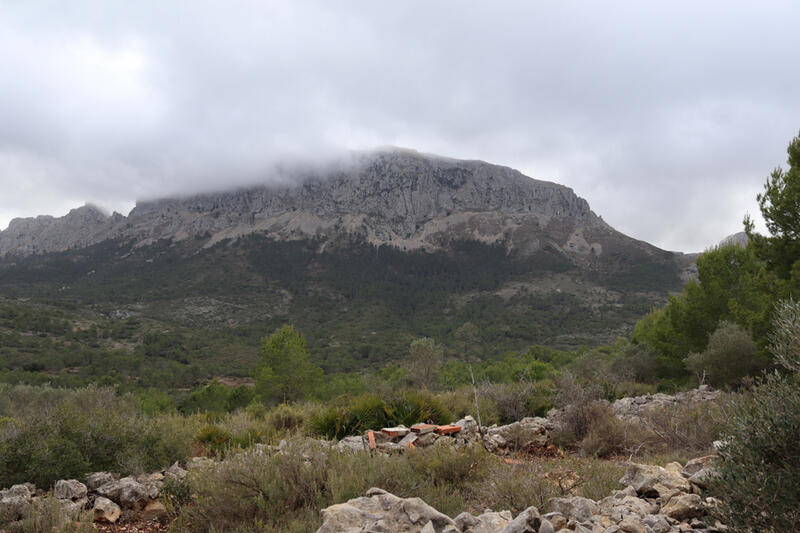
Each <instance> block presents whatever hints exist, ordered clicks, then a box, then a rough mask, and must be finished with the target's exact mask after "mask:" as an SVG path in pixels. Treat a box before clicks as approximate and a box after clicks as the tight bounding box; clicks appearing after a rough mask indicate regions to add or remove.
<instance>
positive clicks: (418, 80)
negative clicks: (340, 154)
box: [0, 0, 800, 251]
mask: <svg viewBox="0 0 800 533" xmlns="http://www.w3.org/2000/svg"><path fill="white" fill-rule="evenodd" d="M799 21H800V2H794V1H786V2H777V1H761V2H737V1H731V0H727V1H719V2H714V1H703V2H697V1H679V0H670V1H668V2H651V1H648V2H641V1H637V0H631V1H629V2H612V1H603V2H593V1H588V0H587V1H584V2H572V1H565V0H554V1H552V2H545V1H535V2H532V1H519V2H511V1H492V2H482V3H478V2H470V1H465V0H459V1H452V2H434V1H431V0H426V1H408V0H404V1H402V2H376V1H374V0H365V1H363V2H344V1H342V2H338V1H337V2H331V1H323V0H320V1H298V0H291V1H285V2H284V1H274V2H269V1H239V0H233V1H231V0H227V1H225V2H206V1H197V0H193V1H185V2H178V1H175V2H161V1H155V0H153V1H141V2H130V1H113V0H97V1H80V0H71V1H70V2H63V1H61V0H57V1H53V2H46V1H37V0H27V1H24V2H23V1H19V2H16V1H12V0H8V1H2V0H0V65H2V67H1V68H2V70H0V228H5V227H6V226H7V224H8V222H9V220H10V219H11V218H13V217H17V216H34V215H37V214H52V215H63V214H64V213H66V212H67V211H68V210H69V209H70V208H73V207H77V206H80V205H82V204H84V203H86V202H92V203H96V204H98V205H100V206H102V207H105V208H107V209H109V210H117V211H120V212H122V213H124V214H127V212H128V211H129V210H130V208H131V207H132V206H133V204H134V202H135V200H136V199H147V198H153V197H158V196H162V195H170V194H178V193H182V192H193V191H201V190H208V189H219V188H225V187H228V186H235V185H239V184H243V183H249V182H254V181H258V180H262V181H263V180H267V179H269V173H268V171H267V169H268V168H269V167H270V166H271V164H273V163H274V162H275V161H279V160H283V159H285V158H297V157H301V158H302V157H317V156H318V155H319V154H327V153H331V152H336V151H338V150H342V149H367V148H371V147H376V146H382V145H398V146H403V147H409V148H414V149H417V150H420V151H423V152H433V153H438V154H442V155H447V156H452V157H461V158H469V159H484V160H486V161H489V162H492V163H499V164H504V165H508V166H512V167H515V168H518V169H519V170H521V171H522V172H524V173H525V174H528V175H529V176H532V177H536V178H540V179H546V180H551V181H555V182H559V183H562V184H565V185H568V186H570V187H572V188H573V189H574V190H575V192H576V193H578V194H579V195H580V196H582V197H584V198H586V199H587V200H588V201H589V204H590V205H591V207H592V209H593V210H594V211H595V212H596V213H598V214H599V215H602V216H603V218H604V219H605V220H606V221H607V222H609V223H610V224H612V225H613V226H615V227H616V228H617V229H619V230H620V231H623V232H624V233H627V234H628V235H631V236H633V237H636V238H639V239H643V240H646V241H649V242H651V243H653V244H655V245H657V246H660V247H663V248H667V249H671V250H681V251H696V250H701V249H703V248H705V247H707V246H708V245H710V244H713V243H715V242H717V241H718V240H720V239H721V238H722V237H724V236H725V235H727V234H730V233H734V232H737V231H741V227H742V226H741V220H742V217H743V215H744V214H745V212H750V213H751V214H756V213H757V205H756V202H755V195H756V193H757V192H759V191H760V190H761V188H762V184H763V183H764V181H765V178H766V176H767V175H768V173H769V171H770V170H771V169H772V168H774V167H775V166H777V165H785V161H786V154H785V149H786V146H787V144H788V143H789V141H790V139H791V138H792V137H793V136H794V135H797V133H798V130H800V96H799V95H800V68H799V67H798V66H799V65H800V31H798V22H799Z"/></svg>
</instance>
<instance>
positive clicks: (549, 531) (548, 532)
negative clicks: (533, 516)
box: [539, 518, 555, 533]
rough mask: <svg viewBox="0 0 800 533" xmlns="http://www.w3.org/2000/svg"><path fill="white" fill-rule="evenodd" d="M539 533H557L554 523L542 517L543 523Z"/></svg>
mask: <svg viewBox="0 0 800 533" xmlns="http://www.w3.org/2000/svg"><path fill="white" fill-rule="evenodd" d="M539 533H555V529H554V528H553V524H551V523H550V522H549V521H548V520H547V519H545V518H542V524H541V525H540V526H539Z"/></svg>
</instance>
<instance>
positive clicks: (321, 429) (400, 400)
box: [310, 391, 453, 439]
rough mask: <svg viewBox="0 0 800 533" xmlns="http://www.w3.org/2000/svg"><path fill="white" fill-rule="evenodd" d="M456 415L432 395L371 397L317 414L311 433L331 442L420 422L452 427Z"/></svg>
mask: <svg viewBox="0 0 800 533" xmlns="http://www.w3.org/2000/svg"><path fill="white" fill-rule="evenodd" d="M451 421H453V414H452V413H451V412H450V411H449V410H448V409H447V408H446V407H444V405H442V403H441V402H439V401H437V400H436V399H435V398H433V397H432V396H430V395H428V394H420V393H416V392H413V391H406V392H404V393H402V394H398V395H395V397H394V398H391V399H388V400H384V399H382V398H380V397H378V396H375V395H372V394H367V395H363V396H360V397H358V398H356V399H354V400H353V401H351V402H348V403H347V404H346V405H342V406H332V407H330V408H328V409H325V410H322V411H321V412H319V413H317V414H316V415H315V416H314V417H313V418H312V419H311V421H310V429H311V431H312V432H313V433H314V434H316V435H319V436H322V437H325V438H328V439H341V438H343V437H346V436H348V435H358V434H362V433H363V432H364V431H366V430H368V429H375V428H383V427H390V426H397V425H399V424H403V425H405V426H407V427H410V426H411V425H412V424H416V423H418V422H428V423H432V424H448V423H450V422H451Z"/></svg>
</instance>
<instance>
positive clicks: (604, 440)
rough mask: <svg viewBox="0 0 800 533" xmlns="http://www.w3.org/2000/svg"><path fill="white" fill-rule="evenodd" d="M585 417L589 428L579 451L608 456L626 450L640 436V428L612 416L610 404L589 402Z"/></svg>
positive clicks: (633, 444) (631, 446)
mask: <svg viewBox="0 0 800 533" xmlns="http://www.w3.org/2000/svg"><path fill="white" fill-rule="evenodd" d="M588 409H589V412H588V413H587V417H588V419H589V430H588V432H587V433H586V436H585V437H584V438H583V440H581V444H580V446H581V451H582V452H583V453H586V454H588V455H594V456H596V457H608V456H610V455H618V454H621V453H624V452H628V451H629V450H631V449H633V446H635V445H636V440H637V437H638V438H641V433H642V428H641V427H639V426H638V425H635V424H633V423H631V422H626V421H624V420H620V419H619V418H617V417H616V416H614V411H613V409H612V408H611V406H610V405H606V404H600V403H593V404H590V405H589V407H588Z"/></svg>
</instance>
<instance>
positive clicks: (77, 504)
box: [58, 496, 89, 518]
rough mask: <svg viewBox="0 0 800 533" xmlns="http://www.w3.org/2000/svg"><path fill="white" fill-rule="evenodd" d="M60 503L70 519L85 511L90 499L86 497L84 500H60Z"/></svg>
mask: <svg viewBox="0 0 800 533" xmlns="http://www.w3.org/2000/svg"><path fill="white" fill-rule="evenodd" d="M58 502H59V503H60V504H61V508H62V509H63V510H64V513H65V514H66V515H67V516H68V517H70V518H75V517H77V516H78V515H79V514H80V513H81V512H82V511H83V510H84V509H86V504H87V503H89V498H86V497H85V496H84V497H83V498H79V499H77V500H68V499H59V500H58Z"/></svg>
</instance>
